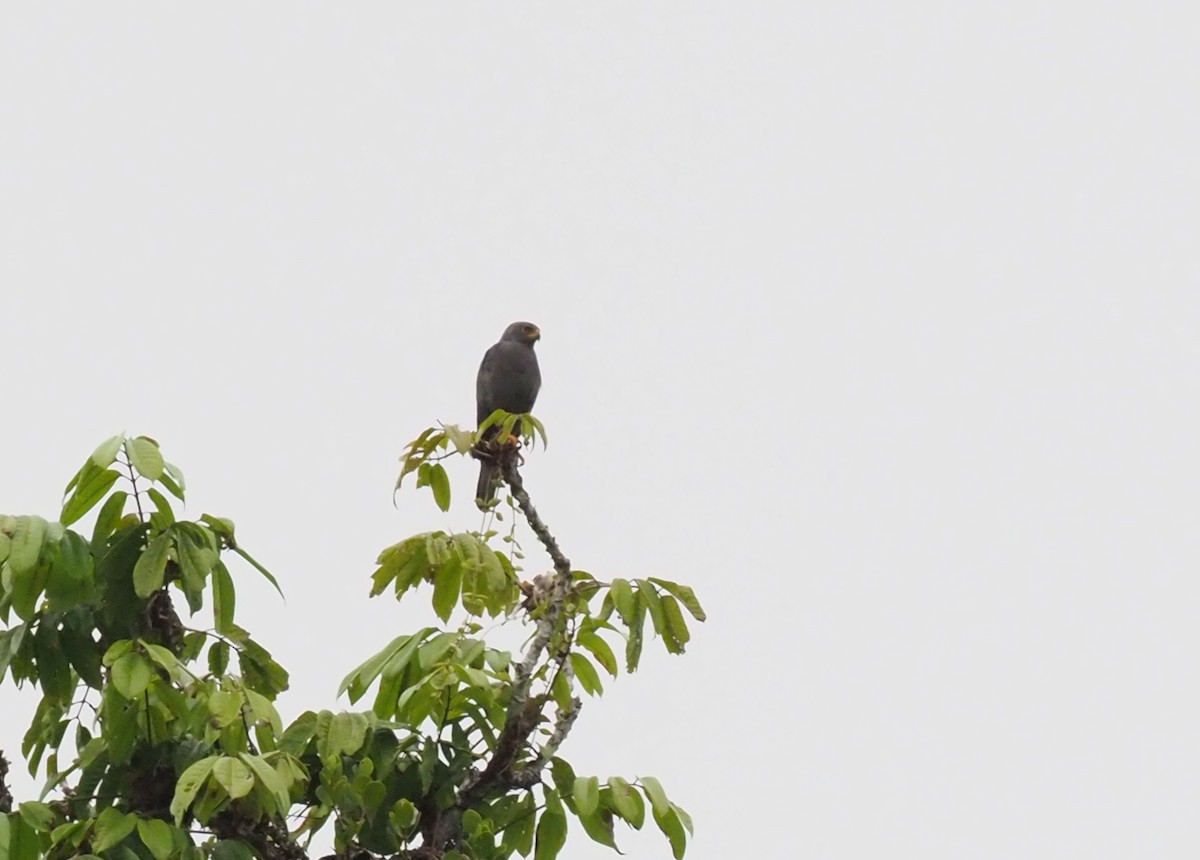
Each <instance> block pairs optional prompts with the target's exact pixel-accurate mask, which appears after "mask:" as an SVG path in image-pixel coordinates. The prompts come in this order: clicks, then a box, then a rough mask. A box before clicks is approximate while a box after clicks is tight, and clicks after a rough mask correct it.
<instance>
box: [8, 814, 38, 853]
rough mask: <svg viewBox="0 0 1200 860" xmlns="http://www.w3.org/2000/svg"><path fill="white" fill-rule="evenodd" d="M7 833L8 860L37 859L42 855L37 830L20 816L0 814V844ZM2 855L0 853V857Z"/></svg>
mask: <svg viewBox="0 0 1200 860" xmlns="http://www.w3.org/2000/svg"><path fill="white" fill-rule="evenodd" d="M5 833H7V834H8V846H7V848H8V854H7V858H8V860H38V858H40V857H41V856H42V844H41V839H40V838H39V837H38V834H37V831H36V830H34V829H33V828H32V827H31V826H30V825H29V824H28V822H26V821H25V820H24V819H22V818H21V817H20V816H14V817H13V818H9V817H8V816H5V815H0V845H2V844H3V838H4V834H5ZM3 856H4V855H2V854H0V857H3Z"/></svg>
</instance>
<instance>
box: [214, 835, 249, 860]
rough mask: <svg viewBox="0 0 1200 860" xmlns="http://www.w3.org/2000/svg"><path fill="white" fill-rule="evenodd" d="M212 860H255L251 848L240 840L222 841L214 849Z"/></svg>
mask: <svg viewBox="0 0 1200 860" xmlns="http://www.w3.org/2000/svg"><path fill="white" fill-rule="evenodd" d="M212 860H255V857H254V852H253V851H252V850H251V849H250V846H249V845H247V844H246V843H245V842H243V841H241V840H240V839H222V840H221V841H220V842H218V843H217V844H216V845H214V846H213V849H212Z"/></svg>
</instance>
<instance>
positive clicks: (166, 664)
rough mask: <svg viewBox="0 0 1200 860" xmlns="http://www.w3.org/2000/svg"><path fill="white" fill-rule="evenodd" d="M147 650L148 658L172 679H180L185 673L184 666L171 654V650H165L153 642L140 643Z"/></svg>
mask: <svg viewBox="0 0 1200 860" xmlns="http://www.w3.org/2000/svg"><path fill="white" fill-rule="evenodd" d="M138 644H140V645H141V646H142V648H144V649H145V650H146V656H148V657H149V658H150V659H151V660H153V661H154V662H155V663H157V664H158V665H159V666H161V667H162V668H163V669H165V670H166V671H167V674H168V675H169V676H171V677H172V678H176V677H178V676H179V675H180V674H181V673H182V672H183V671H184V669H183V666H182V665H181V664H180V662H179V658H178V657H176V656H175V655H174V654H173V653H171V651H170V649H168V648H164V647H163V646H162V645H156V644H155V643H153V642H142V641H141V640H139V643H138Z"/></svg>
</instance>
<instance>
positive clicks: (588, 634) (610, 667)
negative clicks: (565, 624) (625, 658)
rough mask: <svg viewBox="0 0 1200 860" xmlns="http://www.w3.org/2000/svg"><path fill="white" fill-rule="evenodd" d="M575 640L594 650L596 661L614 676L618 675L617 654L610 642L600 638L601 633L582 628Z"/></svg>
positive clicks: (593, 654)
mask: <svg viewBox="0 0 1200 860" xmlns="http://www.w3.org/2000/svg"><path fill="white" fill-rule="evenodd" d="M575 641H576V642H578V643H579V644H580V645H581V646H583V647H584V648H586V649H588V650H589V651H591V652H592V656H593V657H595V658H596V662H597V663H599V664H600V665H601V666H603V667H604V670H605V671H606V672H608V674H610V675H612V676H613V677H614V678H615V677H616V676H617V656H616V655H615V654H614V653H613V650H612V648H611V647H609V644H608V643H607V642H605V641H604V640H603V639H601V638H600V634H598V633H594V632H592V631H591V630H580V631H579V634H578V635H577V636H576V637H575Z"/></svg>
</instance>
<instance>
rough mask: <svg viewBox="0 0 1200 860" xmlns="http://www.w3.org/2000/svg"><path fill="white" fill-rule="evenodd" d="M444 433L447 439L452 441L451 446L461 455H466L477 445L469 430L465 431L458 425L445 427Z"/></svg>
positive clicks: (443, 427)
mask: <svg viewBox="0 0 1200 860" xmlns="http://www.w3.org/2000/svg"><path fill="white" fill-rule="evenodd" d="M442 432H443V433H445V434H446V438H447V439H449V440H450V444H451V445H453V446H454V450H455V451H456V452H458V453H459V454H466V453H467V452H468V451H470V450H471V448H472V447H474V445H475V440H474V437H473V435H472V433H471V432H470V431H469V430H463V429H462V428H461V427H459V426H458V425H457V424H445V425H443V426H442Z"/></svg>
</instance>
